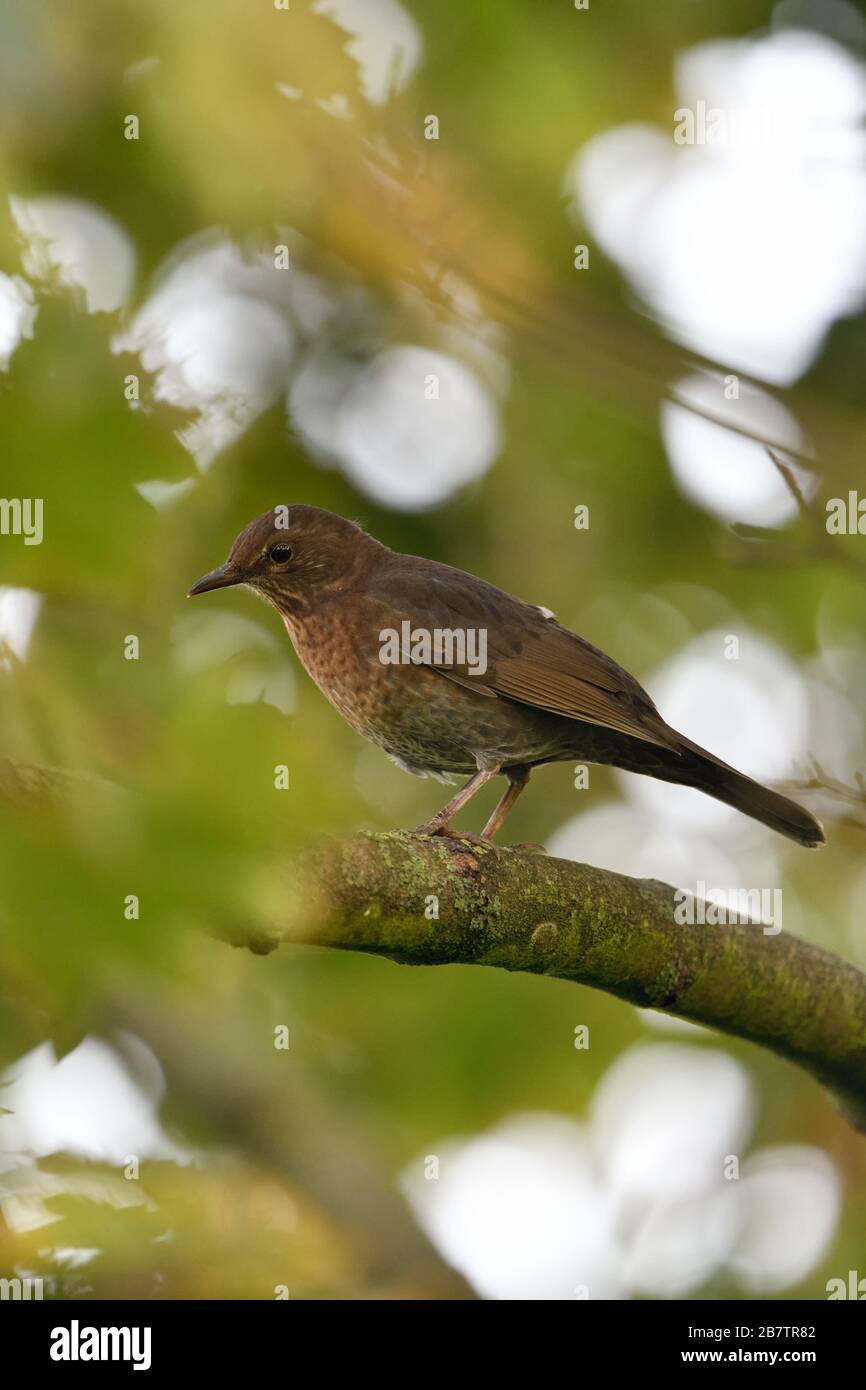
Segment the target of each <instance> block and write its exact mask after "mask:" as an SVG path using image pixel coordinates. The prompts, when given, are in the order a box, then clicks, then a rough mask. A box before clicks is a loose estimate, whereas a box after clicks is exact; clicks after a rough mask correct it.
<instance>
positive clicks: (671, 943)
mask: <svg viewBox="0 0 866 1390" xmlns="http://www.w3.org/2000/svg"><path fill="white" fill-rule="evenodd" d="M286 881H287V900H286V909H285V913H284V915H283V916H282V917H281V918H280V920H279V921H277V922H274V923H272V924H270V925H269V926H268V927H267V928H266V929H264V930H262V929H261V928H253V929H249V930H244V929H241V930H239V931H237V932H233V933H232V936H231V938H230V939H231V940H232V941H233V942H234V944H236V945H243V946H246V947H248V948H250V949H252V950H255V951H260V952H263V951H268V950H271V949H273V948H274V947H275V946H277V945H281V944H285V943H290V942H294V943H299V942H304V943H308V944H315V945H319V946H329V947H335V948H337V949H340V950H350V951H365V952H370V953H372V954H374V955H380V956H386V957H388V958H389V959H390V960H394V961H398V962H400V963H402V964H404V965H445V964H453V963H459V964H463V965H489V966H499V967H500V968H502V969H505V970H526V971H529V972H531V973H533V974H536V975H553V976H556V977H558V978H559V979H563V980H574V981H575V982H577V983H579V984H585V985H592V986H593V987H595V988H597V989H603V990H606V991H607V992H608V993H610V994H615V995H617V996H618V997H619V998H620V999H626V1000H628V1001H629V1002H630V1003H632V1004H637V1005H639V1006H641V1007H643V1008H652V1009H660V1010H663V1011H664V1012H666V1013H670V1014H674V1015H676V1016H677V1017H679V1018H686V1019H690V1020H692V1021H694V1022H696V1023H702V1024H706V1025H708V1026H709V1027H711V1028H717V1029H719V1030H721V1031H722V1032H724V1033H731V1034H734V1035H735V1036H737V1037H741V1038H746V1039H748V1040H749V1041H750V1042H754V1043H757V1044H758V1045H759V1046H762V1047H766V1048H769V1049H770V1050H771V1051H773V1052H776V1053H778V1054H779V1056H781V1057H786V1058H788V1059H789V1060H791V1061H793V1062H797V1063H798V1064H799V1065H800V1066H802V1067H804V1068H805V1069H806V1070H807V1071H809V1072H810V1073H811V1074H812V1075H813V1076H814V1077H815V1078H817V1080H819V1081H820V1082H821V1083H822V1084H824V1085H825V1086H827V1087H829V1088H830V1089H831V1090H832V1091H833V1092H834V1093H835V1094H836V1096H837V1097H838V1099H839V1101H840V1102H841V1104H842V1107H843V1109H844V1110H845V1112H846V1114H847V1115H848V1118H849V1119H850V1120H851V1122H852V1123H853V1124H854V1125H855V1126H856V1127H857V1128H859V1129H862V1130H864V1131H866V974H863V973H862V972H861V971H859V970H857V969H856V968H855V967H854V966H853V965H849V964H848V963H846V962H845V961H842V960H840V959H838V958H837V957H835V956H832V955H830V954H829V953H828V952H826V951H823V950H821V949H820V948H819V947H817V946H812V945H810V944H809V943H808V942H806V941H802V940H800V939H798V938H797V937H794V936H789V935H785V934H783V933H782V934H779V935H775V936H773V935H765V934H764V933H763V931H762V930H761V927H760V925H753V924H751V923H734V924H730V925H723V926H710V925H707V926H689V925H680V924H678V923H677V922H676V921H675V920H674V907H675V898H674V894H675V890H674V889H673V888H672V887H670V886H669V885H667V884H665V883H659V882H657V881H656V880H654V879H631V878H626V877H625V876H623V875H621V874H615V873H610V872H607V871H604V870H601V869H594V868H590V867H589V866H588V865H585V864H575V863H571V862H569V861H566V860H563V859H552V858H549V857H547V856H546V855H543V854H536V853H532V852H527V851H523V850H519V849H496V848H494V847H492V846H490V847H487V846H477V847H476V846H475V845H474V844H472V843H470V842H468V841H461V840H452V839H442V838H433V837H429V836H415V835H410V834H408V833H404V832H396V833H392V834H385V835H371V834H362V835H358V836H356V837H354V838H352V839H348V840H340V841H330V842H328V843H327V844H325V845H324V846H322V847H321V848H319V849H318V850H317V851H315V852H314V853H312V854H310V855H309V856H308V857H307V858H306V859H305V860H303V861H302V862H301V863H299V864H292V865H291V867H289V868H287V870H286ZM431 895H432V897H435V899H436V900H437V901H438V918H431V917H430V916H429V915H425V909H428V911H429V904H430V902H431Z"/></svg>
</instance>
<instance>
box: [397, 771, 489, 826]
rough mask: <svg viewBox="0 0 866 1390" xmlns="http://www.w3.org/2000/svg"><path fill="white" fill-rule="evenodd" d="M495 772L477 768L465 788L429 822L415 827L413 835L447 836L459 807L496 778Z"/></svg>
mask: <svg viewBox="0 0 866 1390" xmlns="http://www.w3.org/2000/svg"><path fill="white" fill-rule="evenodd" d="M496 772H497V769H496V768H493V769H484V768H479V770H478V771H477V772H476V773H474V774H473V776H472V777H470V778H469V781H468V782H467V783H466V786H465V787H461V788H460V790H459V792H458V793H457V795H456V796H452V798H451V800H450V801H449V802H448V805H447V806H443V807H442V810H441V811H437V812H436V815H435V816H433V817H432V818H431V819H430V820H428V821H425V822H424V824H423V825H418V826H416V827H415V830H414V831H413V834H415V835H447V834H448V826H449V824H450V822H451V821H452V820H453V819H454V817H455V816H456V815H457V812H458V811H459V810H460V809H461V807H463V806H465V805H466V803H467V801H469V800H470V799H471V798H472V797H473V796H474V795H475V793H476V792H477V791H479V790H480V788H481V787H483V786H484V785H485V783H486V782H489V781H490V779H491V777H495V776H496Z"/></svg>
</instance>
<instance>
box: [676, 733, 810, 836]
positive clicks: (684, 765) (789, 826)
mask: <svg viewBox="0 0 866 1390" xmlns="http://www.w3.org/2000/svg"><path fill="white" fill-rule="evenodd" d="M667 732H669V734H670V735H671V736H672V737H671V742H672V744H674V746H675V747H677V748H678V749H682V752H681V753H679V756H676V757H674V758H670V759H665V760H664V770H663V771H662V770H659V772H658V773H657V774H656V775H657V776H659V777H661V778H662V779H663V780H664V781H668V782H679V783H681V784H682V785H684V786H687V787H697V788H699V789H700V791H702V792H706V794H707V795H708V796H714V797H715V798H716V799H717V800H718V801H724V802H725V803H726V805H728V806H733V807H734V808H735V809H736V810H737V811H742V812H743V814H744V815H746V816H751V817H752V818H753V819H754V820H758V821H761V823H762V824H763V825H768V826H770V828H771V829H772V830H777V831H778V832H779V834H780V835H787V837H788V839H789V840H796V841H797V843H798V844H800V845H806V846H807V848H809V849H816V848H817V847H818V846H819V845H823V843H824V841H825V838H826V837H825V835H824V829H823V826H822V825H821V822H820V821H819V820H817V819H816V818H815V816H813V815H812V813H811V811H807V810H806V809H805V807H803V806H799V805H798V804H797V802H796V801H792V800H791V799H790V797H787V796H782V795H781V793H779V792H774V791H771V790H770V788H769V787H763V786H762V785H761V783H760V782H754V781H752V778H751V777H745V776H744V775H743V773H742V772H737V770H736V768H733V767H729V766H728V764H727V763H723V762H722V761H721V760H720V759H719V758H715V757H714V756H713V754H712V753H708V752H707V750H706V749H705V748H701V747H700V746H699V745H698V744H697V743H692V742H691V740H690V739H687V738H685V737H684V735H683V734H678V733H676V732H675V731H674V730H673V729H669V730H668V731H667Z"/></svg>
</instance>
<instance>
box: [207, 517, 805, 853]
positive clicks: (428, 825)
mask: <svg viewBox="0 0 866 1390" xmlns="http://www.w3.org/2000/svg"><path fill="white" fill-rule="evenodd" d="M232 585H241V586H244V587H245V588H248V589H250V590H252V592H253V593H254V594H256V595H257V596H258V597H259V598H261V599H264V600H265V601H266V602H267V603H269V604H271V605H272V606H273V607H274V608H275V609H276V610H277V612H278V613H279V614H280V616H281V618H282V620H283V623H284V624H285V627H286V630H287V632H288V635H289V638H290V639H291V642H292V644H293V646H294V648H295V651H296V653H297V655H298V657H299V659H300V661H301V664H302V665H303V666H304V667H305V669H306V670H307V672H308V673H309V675H310V676H311V677H312V679H313V681H315V683H316V685H317V686H318V687H319V689H320V690H321V691H322V693H323V694H324V695H325V696H326V697H327V699H328V700H329V701H330V702H331V704H332V705H333V706H334V708H335V709H336V710H337V711H338V712H339V714H341V715H342V717H343V718H344V719H345V720H346V722H347V723H348V724H349V725H350V726H351V727H352V728H353V729H354V730H356V732H357V733H359V734H361V735H363V736H364V737H365V738H367V739H369V740H370V741H371V742H372V743H374V744H376V745H378V746H379V747H380V748H381V749H382V750H383V751H384V752H385V753H386V754H388V756H389V757H390V758H391V759H392V761H394V762H395V763H397V765H398V766H400V767H402V768H403V769H404V770H405V771H407V772H411V773H414V774H416V775H417V776H421V777H424V776H432V777H436V778H439V779H440V780H442V781H452V780H453V778H454V777H455V775H458V774H462V775H464V776H466V775H468V781H467V782H466V783H465V785H464V786H462V787H461V788H460V790H459V791H458V792H456V794H455V795H454V796H452V797H451V799H450V800H449V801H448V802H447V804H446V805H445V806H443V807H442V809H441V810H440V811H438V812H437V813H436V814H435V815H434V816H432V817H431V818H430V819H429V820H428V821H426V822H425V823H424V824H423V825H420V826H417V827H416V828H415V832H414V833H416V834H419V835H440V836H441V835H456V834H457V832H455V831H454V830H453V829H452V821H453V820H454V818H455V817H456V815H457V814H458V812H459V811H460V810H461V809H462V808H463V807H464V806H465V805H466V803H467V802H468V801H469V800H470V799H471V798H472V797H473V796H475V794H476V792H478V791H479V790H480V789H481V788H482V787H483V786H484V785H485V784H486V783H487V782H489V781H490V780H491V779H492V778H494V777H496V776H500V775H501V776H503V777H504V778H505V781H506V786H505V789H504V791H503V793H502V795H501V797H500V800H499V802H498V803H497V805H496V807H495V809H494V810H493V812H492V814H491V815H490V817H489V819H488V821H487V823H486V824H485V826H484V828H483V830H482V831H481V834H480V836H478V835H460V836H459V838H466V839H470V840H476V841H483V842H490V841H492V840H493V839H494V837H495V836H496V834H497V833H498V832H499V830H500V829H501V827H502V824H503V822H504V821H505V818H506V816H507V815H508V814H509V812H510V811H511V809H512V807H513V806H514V803H515V801H516V800H517V798H518V796H520V794H521V793H522V792H523V790H524V789H525V787H526V786H527V783H528V782H529V778H530V774H531V772H532V770H533V768H536V767H540V766H542V765H544V764H546V763H555V762H577V763H594V764H606V765H608V766H611V767H616V768H622V769H624V770H626V771H629V772H635V773H641V774H643V775H644V776H647V777H653V778H656V779H659V780H661V781H664V782H669V783H674V784H676V785H679V786H685V787H693V788H696V789H697V790H699V791H702V792H705V793H706V794H707V795H708V796H712V797H715V798H716V799H717V800H718V801H722V802H724V803H726V804H727V805H728V806H733V807H735V808H736V809H737V810H738V811H741V812H743V813H744V814H745V815H747V816H751V817H753V818H754V819H755V820H757V821H760V822H761V823H762V824H764V825H767V826H770V827H771V828H772V829H773V830H775V831H778V832H779V833H780V834H782V835H785V836H787V837H788V838H789V839H791V840H795V841H796V842H797V843H798V844H801V845H805V846H808V847H810V848H812V847H816V846H818V845H820V844H822V843H823V842H824V838H825V837H824V831H823V829H822V827H821V824H820V822H819V821H818V820H816V818H815V817H814V816H813V815H811V814H810V812H809V811H807V810H806V809H805V808H804V807H802V806H800V805H798V804H797V803H796V802H795V801H792V800H790V799H789V798H788V797H786V796H782V795H781V794H780V793H779V792H776V791H773V790H772V789H771V788H769V787H765V786H763V785H762V784H761V783H759V782H756V781H753V780H752V779H751V778H750V777H746V776H745V775H744V774H743V773H740V772H737V771H736V769H735V768H733V767H730V766H729V765H728V764H727V763H724V762H722V760H721V759H720V758H717V757H716V756H715V755H714V754H712V753H710V752H708V751H707V750H706V749H705V748H701V747H700V746H699V745H698V744H697V743H693V742H692V740H691V739H689V738H687V737H686V736H685V735H684V734H680V733H678V732H677V731H676V730H675V729H673V728H672V727H671V726H670V725H669V724H667V723H666V722H665V720H664V719H663V718H662V716H661V714H660V713H659V711H658V710H657V709H656V706H655V705H654V704H653V701H652V700H651V698H650V696H649V695H648V694H647V692H646V691H645V690H644V689H643V687H642V686H641V685H640V684H639V683H638V681H637V680H636V679H635V678H634V677H633V676H631V675H629V673H628V672H627V671H625V670H624V669H623V668H622V667H621V666H619V665H617V663H616V662H615V661H613V660H612V659H611V658H610V657H609V656H606V655H605V653H604V652H602V651H601V650H599V648H597V647H594V646H592V645H591V644H590V643H589V642H587V641H585V640H584V639H583V638H582V637H578V635H577V634H576V633H574V632H572V631H570V629H569V628H567V627H564V626H563V625H562V624H561V623H559V622H558V621H557V619H556V618H555V616H554V615H553V614H552V613H551V612H550V610H549V609H546V608H542V607H540V606H536V605H534V604H530V603H524V602H523V601H522V600H521V599H519V598H515V597H514V596H513V595H512V594H509V593H507V592H506V591H505V590H503V589H499V588H497V587H496V585H494V584H490V583H488V582H487V581H486V580H484V579H479V578H477V577H476V576H475V575H473V574H469V573H466V572H465V571H463V570H460V569H455V568H453V567H452V566H450V565H446V564H441V563H439V562H438V561H436V560H430V559H425V558H424V557H422V556H417V555H403V554H400V553H399V552H396V551H393V550H391V549H389V547H388V546H386V545H383V544H382V543H381V542H380V541H377V540H376V539H375V538H374V537H373V536H372V535H370V534H369V533H368V532H367V531H366V530H364V528H363V527H362V526H360V525H359V524H358V523H357V522H355V521H350V520H347V519H346V518H345V517H342V516H338V515H336V514H335V513H333V512H329V511H325V510H324V509H322V508H320V507H313V506H307V505H303V504H296V505H291V506H288V505H281V506H278V507H274V508H272V509H271V510H270V511H267V512H265V513H264V514H263V515H262V516H259V517H256V518H255V519H254V520H253V521H251V522H250V523H249V524H248V525H247V526H246V527H245V528H244V529H243V530H242V531H241V533H240V535H239V536H238V537H237V539H236V540H235V542H234V544H233V546H232V547H231V551H230V553H229V557H228V559H227V560H226V562H225V563H224V564H223V565H220V566H219V567H218V568H217V569H214V570H211V572H210V573H209V574H206V575H204V576H203V578H201V579H199V580H198V582H197V583H195V584H193V586H192V588H191V589H190V590H189V597H193V596H195V595H198V594H204V593H209V592H211V591H213V590H216V589H224V588H228V587H230V586H232Z"/></svg>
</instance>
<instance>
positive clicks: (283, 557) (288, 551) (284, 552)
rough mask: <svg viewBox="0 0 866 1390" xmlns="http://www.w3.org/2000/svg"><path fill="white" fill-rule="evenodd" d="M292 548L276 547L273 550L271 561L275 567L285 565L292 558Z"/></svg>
mask: <svg viewBox="0 0 866 1390" xmlns="http://www.w3.org/2000/svg"><path fill="white" fill-rule="evenodd" d="M292 554H293V551H292V547H291V546H290V545H275V546H273V547H272V548H271V559H272V560H273V562H274V564H275V565H285V564H287V563H288V561H289V560H291V558H292Z"/></svg>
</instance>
